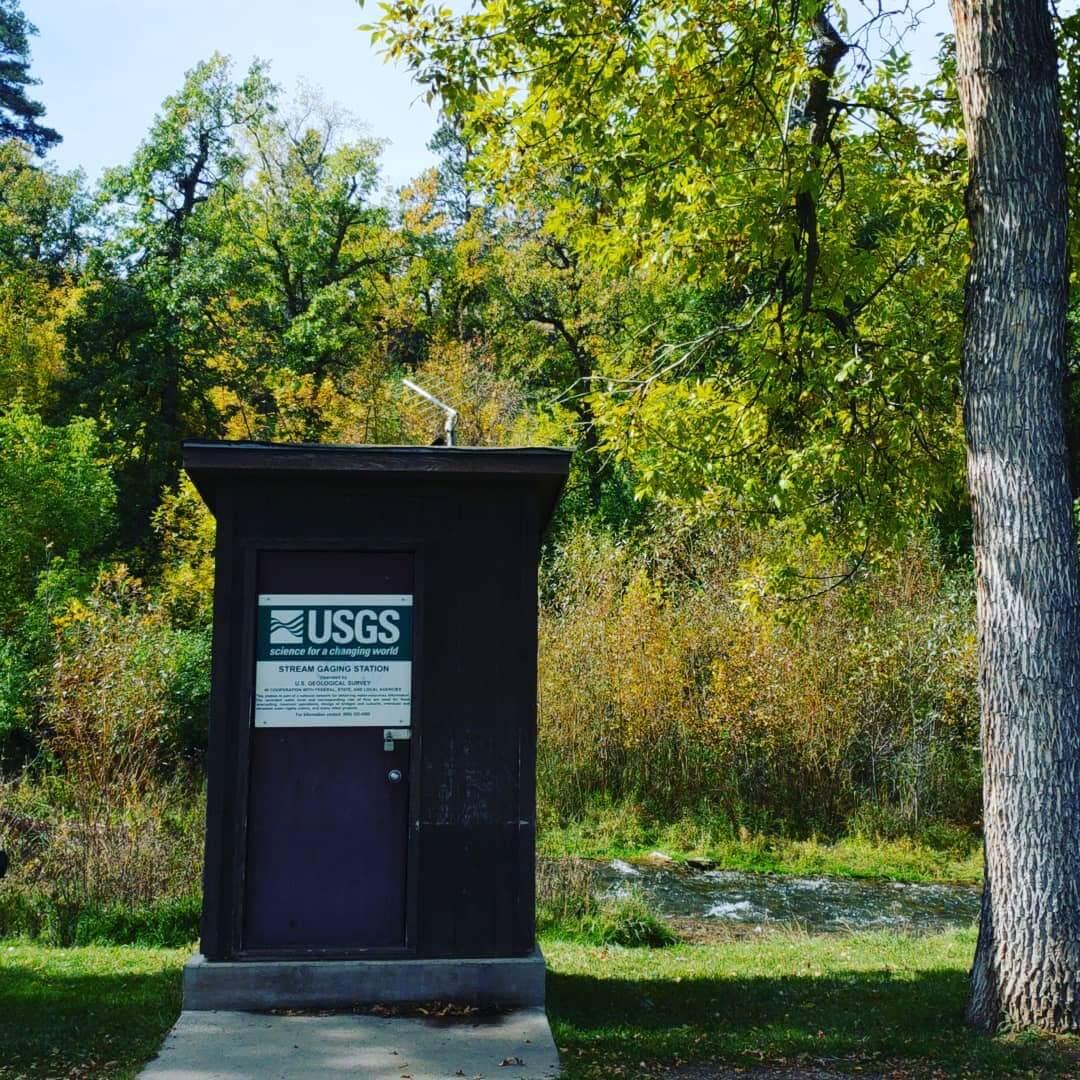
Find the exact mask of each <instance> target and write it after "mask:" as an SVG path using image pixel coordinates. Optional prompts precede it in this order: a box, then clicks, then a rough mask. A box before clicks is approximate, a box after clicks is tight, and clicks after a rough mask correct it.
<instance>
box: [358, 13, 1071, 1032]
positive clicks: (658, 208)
mask: <svg viewBox="0 0 1080 1080" xmlns="http://www.w3.org/2000/svg"><path fill="white" fill-rule="evenodd" d="M848 6H849V7H850V8H851V10H852V11H855V10H858V8H857V6H856V5H848ZM953 9H954V13H955V17H956V25H957V41H958V54H959V81H958V85H959V90H960V95H961V97H962V99H963V105H964V120H965V122H966V123H965V126H964V130H965V133H966V142H967V152H968V154H970V157H971V184H970V187H969V191H968V203H967V211H968V218H969V222H970V230H971V237H972V240H973V243H974V253H973V259H972V262H971V273H970V277H969V280H968V285H967V318H966V336H965V338H964V342H963V353H964V357H965V368H964V372H963V376H962V381H963V387H964V421H965V431H966V439H967V448H968V449H967V461H968V479H969V488H970V495H971V502H972V504H973V510H974V515H975V531H974V543H975V547H976V551H977V563H978V571H977V572H978V592H979V637H980V644H981V650H982V651H981V668H982V692H983V697H982V700H983V710H984V714H983V721H984V735H983V746H984V753H985V759H986V792H985V793H986V846H987V887H986V890H985V907H984V918H983V922H982V932H981V938H980V943H979V947H978V956H977V960H976V964H975V969H974V977H973V981H972V999H971V1008H970V1018H971V1020H972V1021H974V1022H975V1023H977V1024H980V1025H982V1026H984V1027H988V1028H990V1027H993V1026H995V1025H996V1024H997V1023H998V1022H999V1021H1001V1020H1006V1021H1010V1022H1014V1023H1019V1024H1039V1025H1043V1026H1046V1027H1051V1028H1054V1029H1058V1030H1069V1029H1074V1028H1076V1027H1077V1022H1078V1019H1080V885H1078V882H1080V844H1078V842H1077V837H1078V836H1080V770H1078V768H1077V764H1078V756H1077V750H1076V748H1077V746H1078V745H1080V698H1078V690H1080V606H1078V601H1080V592H1078V589H1080V585H1078V571H1077V551H1076V541H1075V536H1074V531H1073V524H1072V520H1071V514H1070V511H1071V501H1070V492H1069V486H1068V468H1067V455H1066V443H1065V437H1064V423H1063V412H1062V390H1063V386H1062V381H1063V374H1064V316H1065V301H1066V276H1065V183H1064V161H1063V150H1062V135H1061V121H1060V112H1059V101H1058V92H1057V66H1056V55H1055V47H1054V40H1053V34H1052V32H1051V23H1050V16H1049V13H1048V10H1047V6H1046V0H953ZM384 11H385V14H384V17H383V23H382V26H381V27H380V28H379V29H378V30H377V31H376V33H379V34H383V35H386V36H388V40H389V50H390V52H391V53H392V54H393V55H396V56H401V57H403V58H404V59H405V60H406V61H407V62H409V63H410V64H411V65H412V66H413V68H414V70H415V71H416V73H417V76H418V78H419V79H420V80H422V81H423V82H425V83H427V84H428V85H429V86H430V87H431V88H432V90H433V92H435V93H437V94H438V95H440V96H441V97H442V99H443V102H444V105H445V107H446V108H447V109H448V110H449V111H450V112H451V113H452V114H454V115H455V116H457V117H460V121H461V125H462V130H463V131H464V133H465V135H466V137H468V138H470V139H471V140H472V144H473V147H474V149H475V151H476V153H475V161H476V163H477V167H479V168H482V169H484V170H485V174H486V175H487V176H488V177H489V178H490V179H491V180H492V182H493V183H496V184H499V185H500V186H501V187H502V189H503V190H504V191H505V192H506V194H507V196H508V198H509V199H510V200H513V199H514V198H515V197H517V195H518V194H519V193H520V192H521V191H522V190H523V189H526V188H528V187H529V186H530V185H532V184H535V182H536V180H537V178H538V177H542V176H543V175H544V174H551V173H553V172H555V173H558V174H560V175H566V176H571V177H574V178H575V179H576V181H577V183H576V185H575V186H576V191H575V190H574V187H575V186H570V185H568V187H567V189H566V192H567V197H568V198H575V201H576V204H577V205H576V209H578V210H581V209H586V210H588V211H589V212H590V213H591V221H592V222H593V223H594V227H588V226H586V227H584V228H582V227H579V226H578V225H577V224H576V223H577V222H578V221H580V220H581V218H580V217H579V216H578V215H577V214H571V213H569V212H567V211H566V210H564V209H563V208H562V207H557V208H556V211H555V213H554V214H553V215H552V218H551V227H552V228H554V229H556V230H558V229H559V227H560V225H562V226H564V230H563V234H562V236H560V237H559V238H560V239H566V241H567V242H568V243H570V244H571V245H572V246H573V247H574V249H575V250H576V252H577V253H578V254H579V255H580V257H582V258H588V259H591V260H592V261H593V262H594V263H595V261H596V260H597V259H598V258H599V259H601V260H604V259H606V261H607V263H608V265H609V267H611V268H612V269H614V270H616V271H618V272H619V273H622V274H626V273H632V274H634V275H637V276H638V277H639V278H640V277H641V276H643V275H656V274H657V272H658V271H657V268H658V267H660V268H665V269H666V270H667V271H668V272H669V273H673V274H675V275H677V276H681V277H682V278H683V279H684V280H686V281H687V282H688V283H695V284H699V285H705V286H708V289H709V292H711V294H712V295H714V296H717V297H719V298H721V303H718V304H716V306H715V308H714V310H713V314H714V318H715V321H714V322H713V324H712V326H709V325H705V326H704V327H703V328H702V332H700V333H698V334H697V335H696V336H692V337H690V338H683V339H681V340H680V339H678V338H670V337H669V338H668V340H667V342H664V341H663V340H661V341H660V342H659V348H657V349H655V351H653V352H652V354H651V358H650V356H649V355H648V354H646V356H645V357H642V356H641V355H640V353H639V354H638V357H637V363H636V364H634V365H633V366H631V365H629V364H628V365H627V368H626V370H624V371H618V370H613V369H611V368H608V369H607V370H606V371H604V373H603V375H604V381H605V382H606V388H605V389H604V390H603V391H601V390H599V389H598V391H597V393H596V395H595V398H594V401H595V404H596V407H597V409H598V411H599V414H600V415H601V417H603V418H605V422H606V424H607V430H608V435H607V441H608V445H609V446H611V447H613V448H614V449H616V450H618V451H620V452H622V453H624V454H625V455H626V456H627V457H628V458H629V459H630V460H631V461H632V462H633V464H634V465H635V468H636V469H637V472H638V475H639V477H641V478H642V484H643V487H644V488H645V489H646V490H647V491H649V492H650V493H653V492H659V493H661V494H663V493H665V492H666V493H669V494H670V495H672V496H673V497H675V498H677V499H679V500H680V501H682V502H683V503H685V502H687V501H690V500H694V499H700V500H701V501H703V502H705V503H706V505H709V504H711V505H713V506H716V507H720V508H731V509H734V510H735V511H736V512H739V513H742V514H751V515H754V517H755V518H756V519H757V520H760V521H788V522H791V521H794V522H796V524H797V525H798V526H799V527H801V529H802V530H803V532H804V534H807V533H808V534H811V535H812V534H817V535H819V536H823V537H825V538H826V539H827V540H828V541H829V542H830V543H832V544H834V545H837V544H847V545H850V546H854V544H857V543H859V542H860V538H861V542H862V543H864V544H865V545H866V547H867V548H869V547H870V546H871V545H873V544H874V543H875V542H880V541H882V540H886V541H887V540H888V539H889V538H890V533H891V534H892V537H896V536H898V535H903V534H904V533H905V531H907V530H909V529H910V528H912V527H913V526H915V525H916V524H917V522H918V521H919V520H920V519H921V520H923V521H925V518H926V515H927V512H928V510H929V509H930V508H931V507H932V506H933V504H934V503H935V502H938V503H940V504H942V505H943V506H944V505H946V504H947V500H948V499H950V498H953V497H954V495H955V492H956V490H957V489H958V488H959V486H960V484H961V482H962V481H961V473H962V469H961V466H960V461H961V456H960V448H961V445H962V444H961V440H960V438H959V431H958V430H957V427H958V425H954V423H953V417H955V415H956V411H957V404H958V402H957V390H958V387H959V383H960V381H961V380H960V378H958V376H960V374H961V373H960V371H959V368H958V365H957V363H956V361H957V359H958V356H959V353H960V352H961V343H960V338H959V334H958V333H957V330H958V329H959V327H960V319H959V317H958V316H959V315H960V310H959V306H958V304H957V303H956V301H957V299H958V297H959V294H960V283H961V281H962V271H961V259H960V257H959V256H960V253H961V252H962V251H963V249H964V248H965V247H966V239H965V237H964V234H963V230H962V227H960V217H961V213H962V209H961V205H960V201H959V199H958V195H959V193H960V191H961V190H962V177H963V174H964V171H965V155H964V149H963V146H962V145H961V142H960V140H959V139H958V121H959V117H958V115H957V114H956V110H955V108H954V100H955V99H954V97H953V94H954V91H953V87H952V86H950V85H949V83H948V81H947V80H946V79H945V78H944V77H943V78H942V79H941V80H939V82H938V84H937V85H936V86H934V87H926V88H923V89H921V90H920V89H919V88H916V87H913V86H912V82H911V79H910V78H909V68H908V67H907V65H906V63H905V62H904V60H903V59H902V58H899V57H897V56H896V55H895V54H893V55H890V56H888V57H885V58H883V59H882V60H881V62H880V63H878V64H877V65H875V66H874V70H873V71H870V72H863V73H862V75H861V76H858V75H857V73H856V77H852V73H851V72H850V70H849V69H846V68H845V63H847V61H848V60H849V59H850V57H851V55H852V50H851V48H850V45H851V44H852V42H853V40H855V38H856V35H857V33H858V31H857V28H855V27H853V26H852V22H853V21H854V20H852V22H849V21H848V20H847V19H846V18H845V12H844V5H840V4H830V3H823V2H821V0H803V2H800V3H793V4H790V5H784V6H783V7H781V6H780V5H776V4H774V3H771V2H757V0H719V2H717V0H712V2H709V3H706V2H704V0H701V2H693V0H691V2H685V0H651V2H650V3H647V4H641V3H638V2H636V0H615V2H614V3H611V4H605V5H600V6H598V5H595V4H591V3H587V2H585V0H566V2H564V3H560V4H558V5H552V4H550V3H548V2H546V0H501V2H495V0H488V2H481V3H478V4H476V5H474V6H473V7H472V8H471V9H470V11H469V12H468V13H467V14H465V15H458V14H455V13H454V12H453V11H451V10H450V9H448V8H445V7H444V6H440V5H438V4H437V3H423V4H416V3H414V2H411V0H397V2H392V3H390V4H388V5H384ZM865 32H866V31H865V29H864V33H865ZM862 44H863V46H864V49H863V50H862V51H861V52H860V53H859V55H861V56H865V55H867V51H866V50H867V48H870V47H872V46H873V42H872V41H871V40H870V39H869V38H866V37H864V38H863V41H862ZM943 60H944V68H943V76H947V75H948V73H949V65H950V64H951V62H952V61H951V58H950V57H949V56H948V54H947V53H946V55H945V56H944V57H943ZM587 220H588V219H587ZM567 223H573V228H571V229H565V226H566V225H567ZM557 235H558V234H557ZM613 278H614V275H613ZM725 294H726V295H727V297H728V303H727V305H726V306H725V305H724V304H723V302H722V298H723V297H724V295H725ZM654 340H655V339H654ZM650 359H651V362H650ZM612 388H613V389H612ZM620 388H625V391H624V392H620ZM954 505H955V503H954ZM779 580H781V581H783V580H784V579H783V577H782V576H781V577H780V578H779ZM808 587H812V586H808Z"/></svg>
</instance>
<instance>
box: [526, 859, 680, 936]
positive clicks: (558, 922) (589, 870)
mask: <svg viewBox="0 0 1080 1080" xmlns="http://www.w3.org/2000/svg"><path fill="white" fill-rule="evenodd" d="M536 928H537V930H538V931H539V932H540V933H550V934H555V935H558V936H561V937H568V938H577V939H581V940H585V941H590V942H592V943H593V944H596V945H628V946H647V947H649V948H662V947H663V946H665V945H672V944H674V943H675V942H676V941H677V940H678V938H677V937H676V935H675V932H674V931H673V930H672V929H671V927H670V926H669V925H668V924H667V923H666V922H665V921H664V918H663V916H661V915H660V914H658V913H657V912H656V911H655V910H654V908H653V907H652V906H651V905H650V904H649V902H648V901H647V900H646V899H645V898H644V897H643V896H642V895H641V894H640V893H637V892H633V891H630V892H627V893H625V894H623V895H620V896H613V897H604V898H601V897H600V896H598V895H597V881H596V871H595V868H594V866H593V865H592V864H591V863H589V862H588V861H587V860H585V859H574V858H567V859H538V860H537V864H536Z"/></svg>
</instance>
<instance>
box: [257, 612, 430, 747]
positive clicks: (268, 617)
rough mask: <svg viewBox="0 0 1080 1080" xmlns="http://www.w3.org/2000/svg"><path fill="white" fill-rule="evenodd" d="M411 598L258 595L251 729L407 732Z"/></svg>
mask: <svg viewBox="0 0 1080 1080" xmlns="http://www.w3.org/2000/svg"><path fill="white" fill-rule="evenodd" d="M412 602H413V598H412V596H411V595H405V594H401V593H372V594H364V593H342V594H338V593H263V594H262V595H260V596H259V606H258V618H257V620H256V630H255V726H256V727H386V728H391V727H396V728H401V727H408V726H409V725H410V723H411V720H412V639H413V633H412V615H413V606H412Z"/></svg>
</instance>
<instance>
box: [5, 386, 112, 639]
mask: <svg viewBox="0 0 1080 1080" xmlns="http://www.w3.org/2000/svg"><path fill="white" fill-rule="evenodd" d="M99 458H100V446H99V441H98V435H97V428H96V427H95V425H94V422H93V421H92V420H86V419H81V420H72V421H71V423H69V424H68V425H67V426H66V427H49V426H48V425H46V424H45V423H43V422H42V420H41V418H40V417H38V416H37V415H35V414H34V413H32V412H29V411H28V410H27V409H25V408H24V407H23V406H22V405H21V404H20V403H19V402H15V403H14V404H12V405H9V406H8V407H7V408H5V409H3V410H0V628H2V627H3V626H4V625H5V624H10V623H11V621H12V619H13V618H14V616H15V615H16V613H17V611H18V609H19V607H20V606H21V605H22V604H23V603H25V602H26V601H27V600H28V599H29V597H30V594H31V592H32V590H33V587H34V581H35V579H36V577H37V575H38V573H39V572H40V571H41V570H42V569H43V568H44V567H45V566H46V565H47V564H48V563H49V561H50V560H51V559H52V558H53V557H54V556H59V555H64V554H65V553H67V552H73V553H74V552H81V553H82V554H83V555H87V554H91V553H93V552H94V551H95V550H97V549H98V547H99V546H100V545H101V544H102V542H103V541H104V540H105V539H106V538H107V537H108V535H109V533H110V532H111V530H112V528H113V524H114V516H113V515H114V510H115V507H116V486H115V484H114V483H113V480H112V477H111V475H110V474H109V471H108V469H107V468H106V467H105V466H104V465H102V464H101V462H100V461H99Z"/></svg>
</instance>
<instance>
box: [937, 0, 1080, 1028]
mask: <svg viewBox="0 0 1080 1080" xmlns="http://www.w3.org/2000/svg"><path fill="white" fill-rule="evenodd" d="M951 6H952V12H953V20H954V22H955V26H956V45H957V59H958V71H957V76H958V86H959V90H960V99H961V103H962V105H963V110H964V120H965V130H966V136H967V145H968V157H969V161H970V165H969V170H970V180H969V186H968V194H967V212H968V221H969V227H970V231H971V242H972V256H971V265H970V270H969V273H968V280H967V295H966V328H965V335H964V428H965V434H966V438H967V447H968V454H967V460H968V485H969V488H970V492H971V502H972V509H973V513H974V527H975V553H976V575H977V584H978V594H977V598H978V609H977V610H978V615H977V618H978V636H979V650H980V655H979V669H980V691H981V707H982V744H983V763H984V773H983V776H984V779H983V802H984V818H985V838H986V839H985V843H986V871H985V874H986V879H985V888H984V891H983V907H982V919H981V923H980V930H979V943H978V948H977V952H976V956H975V965H974V968H973V971H972V981H971V996H970V999H969V1003H968V1018H969V1020H970V1021H971V1022H972V1023H974V1024H975V1025H977V1026H979V1027H982V1028H985V1029H988V1030H992V1029H994V1028H996V1027H997V1026H998V1025H999V1024H1001V1023H1002V1022H1007V1023H1009V1024H1013V1025H1038V1026H1040V1027H1045V1028H1049V1029H1052V1030H1055V1031H1075V1030H1078V1029H1080V576H1078V563H1077V545H1076V533H1075V530H1074V525H1073V519H1072V497H1071V493H1070V488H1069V467H1068V455H1067V450H1066V438H1065V428H1064V422H1063V410H1062V400H1063V380H1064V375H1065V314H1066V303H1067V290H1068V276H1067V266H1066V186H1065V158H1064V148H1063V138H1062V125H1061V112H1060V104H1059V91H1058V69H1057V55H1056V49H1055V42H1054V33H1053V27H1052V23H1051V16H1050V12H1049V10H1048V7H1047V4H1046V2H1045V0H951Z"/></svg>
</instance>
